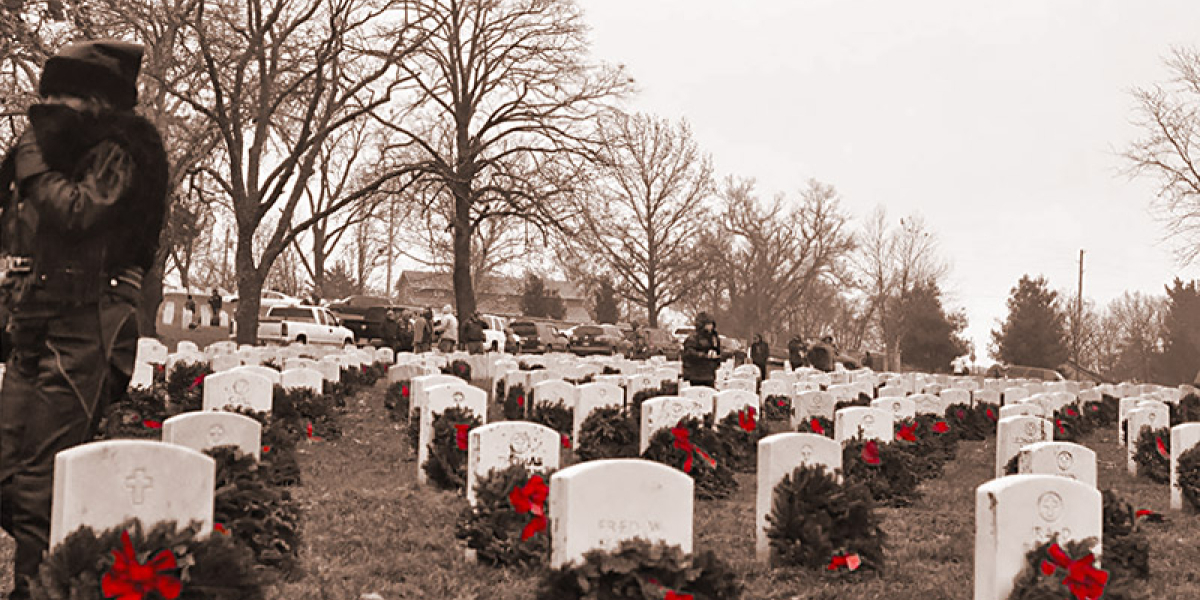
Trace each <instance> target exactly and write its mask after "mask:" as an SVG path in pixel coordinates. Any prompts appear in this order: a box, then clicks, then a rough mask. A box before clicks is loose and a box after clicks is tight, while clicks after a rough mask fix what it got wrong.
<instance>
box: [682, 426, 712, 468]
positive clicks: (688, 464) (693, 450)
mask: <svg viewBox="0 0 1200 600" xmlns="http://www.w3.org/2000/svg"><path fill="white" fill-rule="evenodd" d="M671 433H672V434H673V435H674V436H675V447H676V448H678V449H680V450H683V451H684V452H687V455H688V456H687V460H686V461H684V463H683V472H684V473H691V472H692V456H693V455H695V454H699V455H700V458H703V459H704V460H705V462H707V463H708V464H709V466H711V467H715V466H717V461H716V459H714V458H713V457H711V456H709V455H708V453H707V452H705V451H703V450H701V449H699V448H697V447H696V446H694V445H692V442H691V441H689V440H688V437H689V436H690V435H691V433H692V432H690V431H688V429H687V428H686V427H672V428H671Z"/></svg>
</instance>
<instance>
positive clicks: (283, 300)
mask: <svg viewBox="0 0 1200 600" xmlns="http://www.w3.org/2000/svg"><path fill="white" fill-rule="evenodd" d="M201 300H204V298H203V297H202V296H196V302H197V303H199V302H200V301H201ZM221 300H222V302H224V303H225V304H227V305H232V304H236V303H237V301H238V295H237V294H230V295H227V296H223V297H222V298H221ZM301 304H304V301H303V300H301V299H300V298H297V297H295V296H289V295H287V294H285V293H283V292H276V291H275V290H263V293H262V295H261V296H259V300H258V310H259V314H265V312H264V311H266V310H267V309H268V308H271V307H273V306H299V305H301Z"/></svg>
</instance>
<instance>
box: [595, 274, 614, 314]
mask: <svg viewBox="0 0 1200 600" xmlns="http://www.w3.org/2000/svg"><path fill="white" fill-rule="evenodd" d="M593 310H594V311H595V313H596V322H597V323H601V324H616V322H617V321H618V320H620V318H621V309H620V306H618V305H617V290H616V289H614V288H613V284H612V281H611V280H610V279H607V278H605V279H602V280H600V285H598V286H596V296H595V300H594V306H593Z"/></svg>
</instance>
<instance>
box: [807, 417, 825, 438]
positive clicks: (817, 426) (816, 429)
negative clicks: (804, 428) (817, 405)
mask: <svg viewBox="0 0 1200 600" xmlns="http://www.w3.org/2000/svg"><path fill="white" fill-rule="evenodd" d="M808 428H809V429H811V430H812V431H813V433H819V434H821V435H825V428H824V427H821V422H820V421H819V420H817V418H816V417H813V419H812V420H811V421H809V422H808Z"/></svg>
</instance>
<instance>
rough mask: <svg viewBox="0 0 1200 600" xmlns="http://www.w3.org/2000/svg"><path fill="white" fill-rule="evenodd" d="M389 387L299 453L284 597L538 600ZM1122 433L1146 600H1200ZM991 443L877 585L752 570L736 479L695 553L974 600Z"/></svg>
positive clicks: (842, 590) (894, 590)
mask: <svg viewBox="0 0 1200 600" xmlns="http://www.w3.org/2000/svg"><path fill="white" fill-rule="evenodd" d="M382 401H383V388H382V384H380V387H378V388H376V389H375V390H372V391H370V392H367V393H365V394H363V395H362V396H360V402H359V403H356V405H355V406H354V408H353V409H352V410H351V411H350V414H348V415H347V416H346V417H345V420H344V425H345V432H346V435H345V437H344V438H343V439H341V440H338V441H335V442H318V443H313V444H309V445H306V446H304V447H303V448H302V451H303V454H302V455H301V465H302V467H303V469H304V471H305V478H304V481H305V484H304V485H303V486H302V487H300V488H298V489H297V490H296V495H297V497H298V498H299V499H300V501H301V502H302V503H303V506H304V509H305V518H304V531H303V538H304V540H305V547H304V549H303V550H302V555H301V561H302V564H304V565H305V567H306V573H305V574H304V576H303V577H301V578H300V579H299V580H297V581H295V582H291V583H284V584H280V585H279V586H277V587H276V588H275V590H274V591H273V592H272V594H271V595H270V597H272V598H278V599H280V600H283V599H287V600H317V599H321V600H326V599H338V600H343V599H355V598H358V597H359V596H360V595H362V594H364V593H370V592H374V593H378V594H379V595H381V596H382V597H383V598H385V599H386V600H395V599H401V598H404V599H410V598H411V599H417V598H420V599H426V598H428V599H450V600H484V599H487V600H517V599H528V598H533V597H534V596H535V593H536V589H537V582H538V579H539V578H540V573H539V572H537V571H517V570H511V571H506V570H498V569H492V568H489V567H484V566H480V565H476V564H473V563H470V562H468V561H467V560H466V559H465V558H464V556H463V550H462V546H461V545H460V544H459V543H458V542H457V540H455V539H454V525H455V522H456V520H457V517H458V514H459V512H460V511H461V510H463V508H464V507H465V506H466V502H465V500H464V499H462V498H461V497H459V496H457V495H455V494H451V493H446V492H439V491H433V490H430V489H426V488H420V487H418V486H417V484H416V469H417V467H416V464H415V461H414V458H413V456H412V453H411V452H410V451H409V449H408V447H407V445H406V443H405V440H404V432H403V431H402V429H401V428H400V427H399V426H397V425H396V424H394V423H392V422H391V421H390V420H389V418H388V416H387V414H386V411H385V410H384V409H383V406H382ZM1114 436H1115V432H1109V431H1105V432H1102V433H1100V434H1097V435H1094V436H1092V437H1091V438H1088V439H1087V440H1085V442H1086V444H1087V445H1088V446H1089V447H1091V448H1092V449H1094V450H1096V452H1097V455H1098V460H1099V462H1100V464H1099V467H1100V487H1101V488H1102V489H1104V488H1111V489H1115V490H1117V491H1118V492H1119V493H1120V494H1121V495H1122V496H1123V497H1124V498H1125V499H1126V500H1127V501H1129V502H1131V503H1133V504H1134V505H1135V507H1136V508H1148V509H1151V510H1154V511H1158V512H1162V513H1164V514H1166V515H1167V518H1168V522H1167V523H1165V524H1156V525H1148V526H1147V530H1148V534H1149V536H1150V539H1151V543H1152V548H1153V556H1152V557H1151V567H1152V570H1153V573H1154V575H1153V578H1152V579H1151V581H1150V583H1149V584H1148V585H1147V586H1146V589H1145V590H1144V595H1143V597H1144V598H1146V599H1148V600H1149V599H1154V600H1184V599H1194V598H1200V575H1198V573H1197V571H1198V568H1197V565H1200V544H1197V543H1196V540H1197V539H1200V517H1198V516H1196V515H1191V514H1172V513H1169V512H1168V511H1167V508H1168V501H1169V496H1168V491H1167V487H1166V486H1164V485H1157V484H1153V483H1150V482H1148V481H1146V480H1140V479H1135V478H1133V477H1131V476H1129V475H1128V474H1127V473H1126V472H1125V462H1124V461H1125V458H1124V453H1123V451H1122V449H1121V448H1120V447H1119V446H1118V445H1117V444H1116V442H1115V441H1114ZM994 451H995V447H994V444H993V443H992V442H970V443H964V444H962V445H961V446H960V448H959V455H958V459H957V460H956V461H954V462H952V463H951V464H949V465H947V468H946V472H945V474H944V475H943V476H942V477H941V478H939V479H937V480H934V481H930V482H927V483H926V484H925V485H924V487H923V490H924V492H925V496H924V498H923V499H922V500H921V501H919V502H917V503H916V504H915V505H914V506H911V507H908V508H902V509H884V514H885V517H886V520H885V529H886V531H887V534H888V537H889V539H888V546H887V552H888V572H887V573H886V575H885V576H883V577H880V578H866V579H860V578H854V579H849V580H848V579H847V578H844V577H836V576H835V577H831V576H827V575H825V574H823V573H812V572H807V571H798V570H790V569H776V570H771V569H767V568H765V567H763V566H761V565H759V564H757V563H756V562H755V561H754V558H753V557H754V537H753V535H752V531H753V521H754V498H753V489H754V479H753V476H752V475H739V476H738V482H739V483H740V485H741V489H740V490H739V491H738V492H737V493H736V494H735V495H734V496H733V497H731V498H729V499H727V500H722V501H716V502H698V503H697V504H696V517H695V523H696V547H697V548H698V549H712V550H714V551H716V552H717V553H718V555H720V556H721V557H722V558H724V559H725V560H727V561H729V562H730V563H731V564H732V565H733V567H734V568H735V570H737V571H738V572H740V573H743V574H744V582H745V585H746V594H745V598H746V599H747V600H751V599H753V600H758V599H764V600H784V599H788V600H790V599H812V600H817V599H821V600H833V599H843V598H845V599H849V598H861V599H873V598H877V599H881V600H909V599H913V600H917V599H919V600H941V599H960V600H968V599H970V598H971V596H972V579H973V569H974V567H973V554H974V535H975V534H974V531H975V529H974V491H975V488H976V487H977V486H978V485H979V484H981V483H983V482H985V481H987V480H988V479H989V478H990V476H991V469H992V456H993V452H994ZM0 561H2V562H0V575H3V576H4V577H5V578H6V579H7V573H8V569H9V568H10V565H11V542H10V541H9V540H7V539H3V540H0Z"/></svg>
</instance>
